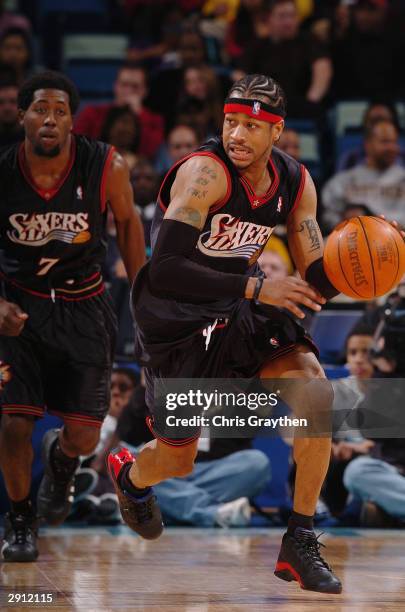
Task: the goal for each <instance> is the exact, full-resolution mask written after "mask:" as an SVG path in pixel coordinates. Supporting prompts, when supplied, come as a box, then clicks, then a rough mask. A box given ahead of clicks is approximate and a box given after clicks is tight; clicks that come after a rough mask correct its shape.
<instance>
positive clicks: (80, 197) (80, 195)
mask: <svg viewBox="0 0 405 612" xmlns="http://www.w3.org/2000/svg"><path fill="white" fill-rule="evenodd" d="M76 196H77V199H78V200H83V188H82V186H81V185H79V186H78V188H77V189H76Z"/></svg>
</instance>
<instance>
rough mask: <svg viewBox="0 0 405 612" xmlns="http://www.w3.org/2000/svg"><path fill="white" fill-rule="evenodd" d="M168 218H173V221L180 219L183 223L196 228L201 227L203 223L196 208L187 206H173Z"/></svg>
mask: <svg viewBox="0 0 405 612" xmlns="http://www.w3.org/2000/svg"><path fill="white" fill-rule="evenodd" d="M169 218H170V219H174V220H175V221H182V222H183V223H187V224H188V225H192V226H193V227H196V228H197V229H201V227H202V225H203V219H202V216H201V214H200V213H199V212H198V210H196V209H195V208H190V207H189V206H181V207H180V208H175V209H174V210H173V211H171V214H170V216H169Z"/></svg>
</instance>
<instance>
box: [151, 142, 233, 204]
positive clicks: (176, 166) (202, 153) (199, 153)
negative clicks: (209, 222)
mask: <svg viewBox="0 0 405 612" xmlns="http://www.w3.org/2000/svg"><path fill="white" fill-rule="evenodd" d="M197 156H198V157H202V156H204V157H212V159H215V161H217V162H219V163H220V164H221V166H222V167H223V169H224V171H225V176H226V180H227V186H226V194H225V197H223V198H222V200H220V201H219V202H217V203H216V204H213V205H212V206H211V207H210V209H209V211H208V214H210V213H212V212H215V211H217V210H219V209H220V208H222V206H225V204H226V203H227V202H228V200H229V198H230V196H231V193H232V179H231V174H230V172H229V169H228V167H227V165H226V164H225V162H224V161H223V160H222V159H221V158H220V157H219V156H218V155H215V153H212V152H211V151H194V152H193V153H190V154H189V155H186V157H183V158H182V159H180V160H179V161H178V162H176V163H175V164H174V165H173V166H172V167H171V168H170V170H168V172H167V173H166V176H165V178H164V179H163V181H162V184H161V186H160V189H159V194H158V200H157V201H158V204H159V206H160V208H161V209H162V210H163V212H166V210H167V206H166V204H165V203H164V202H163V200H162V190H163V188H164V186H165V184H166V180H167V179H168V177H169V176H170V174H171V173H172V172H173V170H176V169H177V170H178V169H179V167H180V166H181V165H182V164H183V163H184V162H185V161H188V160H189V159H191V158H192V157H197Z"/></svg>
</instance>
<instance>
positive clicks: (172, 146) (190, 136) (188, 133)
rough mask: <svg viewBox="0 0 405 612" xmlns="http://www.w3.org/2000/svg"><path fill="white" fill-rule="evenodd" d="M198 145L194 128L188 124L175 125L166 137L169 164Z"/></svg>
mask: <svg viewBox="0 0 405 612" xmlns="http://www.w3.org/2000/svg"><path fill="white" fill-rule="evenodd" d="M198 145H199V139H198V134H197V132H196V130H195V129H194V128H193V127H191V126H189V125H181V124H179V125H176V126H175V127H174V128H173V129H172V131H171V132H170V133H169V135H168V137H167V149H168V153H169V158H170V165H173V164H175V163H176V162H177V161H179V160H180V159H182V158H183V157H185V156H186V155H189V154H190V153H192V152H193V151H195V149H196V148H197V147H198Z"/></svg>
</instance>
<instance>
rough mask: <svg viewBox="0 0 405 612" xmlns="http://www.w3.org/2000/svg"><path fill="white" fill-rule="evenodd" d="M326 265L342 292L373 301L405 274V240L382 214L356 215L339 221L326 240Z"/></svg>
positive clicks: (337, 287) (332, 280)
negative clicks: (373, 215)
mask: <svg viewBox="0 0 405 612" xmlns="http://www.w3.org/2000/svg"><path fill="white" fill-rule="evenodd" d="M323 257H324V268H325V272H326V275H327V277H328V278H329V280H330V282H331V283H332V284H333V285H334V286H335V287H336V289H339V291H340V292H341V293H344V294H345V295H347V296H349V297H353V298H356V299H359V298H361V299H363V300H370V299H372V298H375V297H379V296H381V295H385V294H386V293H388V292H389V291H390V290H391V289H392V288H393V287H395V286H396V285H397V284H398V282H399V280H400V279H401V277H402V276H403V274H404V273H405V243H404V240H403V238H402V236H401V234H400V233H399V231H398V230H396V229H395V228H394V227H393V226H392V225H391V224H390V223H388V222H387V221H384V220H383V219H380V218H379V217H369V216H364V217H363V216H362V217H353V218H352V219H349V220H347V221H343V222H342V223H339V225H337V226H336V227H335V229H334V230H333V231H332V233H331V234H330V236H329V237H328V239H327V242H326V246H325V251H324V256H323Z"/></svg>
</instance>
